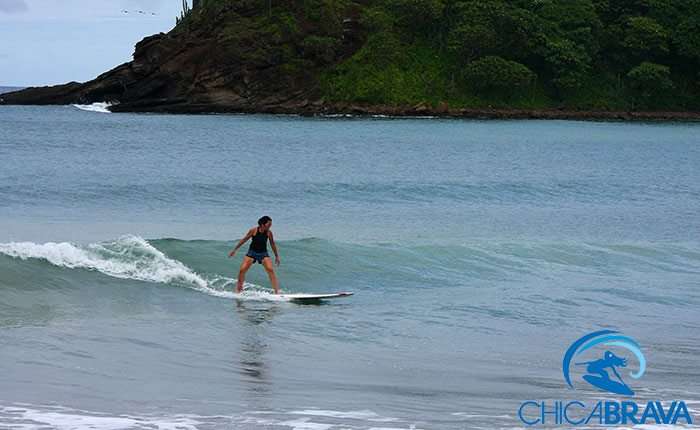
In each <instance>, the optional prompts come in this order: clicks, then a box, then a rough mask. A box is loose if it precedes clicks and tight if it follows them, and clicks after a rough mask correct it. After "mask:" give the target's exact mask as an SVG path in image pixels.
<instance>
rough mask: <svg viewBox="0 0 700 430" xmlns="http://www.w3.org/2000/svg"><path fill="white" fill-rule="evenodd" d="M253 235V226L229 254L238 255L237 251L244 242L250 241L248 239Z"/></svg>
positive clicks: (231, 255)
mask: <svg viewBox="0 0 700 430" xmlns="http://www.w3.org/2000/svg"><path fill="white" fill-rule="evenodd" d="M252 236H253V229H252V228H251V229H250V230H248V233H246V234H245V236H244V237H243V239H241V240H239V241H238V245H236V247H235V248H233V249H232V250H231V252H229V253H228V256H229V257H233V256H234V255H236V251H238V248H240V247H241V246H243V244H244V243H246V242H247V241H248V239H250V238H251V237H252Z"/></svg>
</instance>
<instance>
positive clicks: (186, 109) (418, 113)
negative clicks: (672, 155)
mask: <svg viewBox="0 0 700 430" xmlns="http://www.w3.org/2000/svg"><path fill="white" fill-rule="evenodd" d="M109 110H110V111H111V112H116V113H167V114H227V113H229V114H278V115H298V116H305V117H313V116H323V117H333V116H336V117H359V118H361V117H375V118H376V117H387V118H426V119H427V118H435V119H445V118H455V119H493V120H523V119H538V120H547V119H549V120H576V121H658V122H675V121H682V122H700V112H664V111H649V112H645V111H593V110H567V109H507V108H449V107H444V106H443V107H431V106H427V105H423V104H421V105H416V106H386V105H363V104H352V103H324V102H302V103H299V104H295V105H294V106H283V105H282V106H259V107H257V108H251V107H241V106H227V105H217V104H194V103H173V104H171V103H163V104H150V103H148V102H145V103H138V102H137V103H124V104H114V105H112V106H110V107H109Z"/></svg>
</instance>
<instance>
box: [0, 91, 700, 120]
mask: <svg viewBox="0 0 700 430" xmlns="http://www.w3.org/2000/svg"><path fill="white" fill-rule="evenodd" d="M6 88H10V87H0V94H3V93H2V91H3V90H5V89H6ZM160 102H161V104H156V103H148V101H145V103H143V104H141V103H124V104H119V103H117V104H113V105H109V104H106V103H104V102H96V103H93V104H94V105H100V106H102V107H103V110H109V111H110V112H114V113H161V114H173V115H207V114H250V115H254V114H270V115H296V116H301V117H324V118H334V117H337V118H397V119H398V118H425V119H447V118H453V119H483V120H527V119H535V120H572V121H634V122H644V121H649V122H700V112H662V111H651V112H644V111H593V110H591V111H588V110H567V109H508V108H448V107H444V106H443V107H431V106H427V105H416V106H385V105H362V104H350V103H322V102H316V103H307V104H301V105H299V106H294V107H279V106H275V107H271V106H265V107H261V108H259V109H250V108H245V109H241V108H240V107H234V106H226V105H219V104H191V103H168V102H163V101H162V100H160ZM0 105H4V106H21V105H34V106H47V105H64V104H25V103H18V104H13V103H5V104H3V103H0ZM70 105H74V104H73V103H70V104H66V105H65V106H70ZM85 106H90V105H85ZM85 110H90V109H85Z"/></svg>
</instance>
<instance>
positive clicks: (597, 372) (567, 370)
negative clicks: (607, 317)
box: [562, 330, 647, 396]
mask: <svg viewBox="0 0 700 430" xmlns="http://www.w3.org/2000/svg"><path fill="white" fill-rule="evenodd" d="M598 345H602V346H605V347H607V348H610V347H615V348H618V349H620V348H621V349H626V350H627V351H629V352H631V353H632V354H633V355H634V356H635V357H636V358H637V363H639V370H637V372H634V373H630V375H629V376H630V377H632V378H633V379H639V378H641V377H642V376H643V375H644V372H645V371H646V366H647V361H646V359H645V358H644V354H642V350H641V348H640V346H639V344H638V343H637V342H636V341H635V340H634V339H632V338H631V337H628V336H625V335H623V334H620V333H618V332H616V331H613V330H601V331H596V332H593V333H589V334H587V335H585V336H583V337H582V338H580V339H579V340H577V341H576V342H574V343H572V344H571V346H570V347H569V349H567V350H566V353H565V354H564V360H563V362H562V371H563V373H564V380H565V381H566V384H567V385H568V386H569V387H571V388H574V386H573V384H572V382H571V363H572V361H573V359H574V358H576V357H578V356H580V355H582V354H583V353H585V352H586V351H588V350H591V349H594V347H596V346H598ZM607 348H606V349H605V351H603V352H602V354H601V355H602V357H600V358H598V359H591V360H588V361H581V362H574V364H575V365H576V366H582V367H583V368H584V369H585V372H586V374H585V375H583V380H584V381H586V382H588V383H589V384H591V385H592V386H593V387H595V388H598V389H599V390H602V391H607V392H610V393H613V394H622V395H623V396H633V395H634V391H632V389H631V388H630V387H629V386H628V385H627V384H626V383H625V381H624V380H623V379H622V376H621V375H620V370H622V369H623V368H626V367H627V364H628V360H627V357H624V356H620V355H616V354H615V353H614V352H613V351H612V350H610V349H607Z"/></svg>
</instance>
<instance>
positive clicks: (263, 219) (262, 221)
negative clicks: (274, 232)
mask: <svg viewBox="0 0 700 430" xmlns="http://www.w3.org/2000/svg"><path fill="white" fill-rule="evenodd" d="M269 221H272V218H270V217H269V216H267V215H265V216H264V217H261V218H260V219H259V220H258V225H265V224H267V223H268V222H269Z"/></svg>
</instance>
